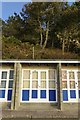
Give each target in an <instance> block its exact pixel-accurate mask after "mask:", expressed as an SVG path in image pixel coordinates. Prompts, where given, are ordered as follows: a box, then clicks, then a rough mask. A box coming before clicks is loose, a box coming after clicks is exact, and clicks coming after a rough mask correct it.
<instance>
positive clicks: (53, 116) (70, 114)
mask: <svg viewBox="0 0 80 120" xmlns="http://www.w3.org/2000/svg"><path fill="white" fill-rule="evenodd" d="M43 108H44V109H43ZM2 118H3V119H2V120H31V119H32V120H39V119H41V120H45V119H46V120H78V118H79V108H78V106H75V105H74V104H72V105H65V107H64V109H63V110H62V111H61V110H59V109H57V107H54V106H48V105H44V107H43V105H40V104H37V105H36V104H35V105H33V104H30V105H29V104H28V105H27V106H26V105H24V106H20V107H19V108H18V110H12V111H11V110H2Z"/></svg>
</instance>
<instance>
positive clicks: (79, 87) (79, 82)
mask: <svg viewBox="0 0 80 120" xmlns="http://www.w3.org/2000/svg"><path fill="white" fill-rule="evenodd" d="M78 89H80V81H78Z"/></svg>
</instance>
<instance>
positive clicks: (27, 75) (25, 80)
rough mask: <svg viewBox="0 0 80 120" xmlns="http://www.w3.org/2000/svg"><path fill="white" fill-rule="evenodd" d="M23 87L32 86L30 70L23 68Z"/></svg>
mask: <svg viewBox="0 0 80 120" xmlns="http://www.w3.org/2000/svg"><path fill="white" fill-rule="evenodd" d="M23 88H25V89H28V88H30V70H23Z"/></svg>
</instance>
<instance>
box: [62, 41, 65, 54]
mask: <svg viewBox="0 0 80 120" xmlns="http://www.w3.org/2000/svg"><path fill="white" fill-rule="evenodd" d="M64 48H65V44H64V40H63V41H62V54H63V55H64Z"/></svg>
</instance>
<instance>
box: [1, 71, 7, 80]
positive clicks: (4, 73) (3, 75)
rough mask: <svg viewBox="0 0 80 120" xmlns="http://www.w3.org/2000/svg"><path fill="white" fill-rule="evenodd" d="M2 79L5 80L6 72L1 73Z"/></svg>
mask: <svg viewBox="0 0 80 120" xmlns="http://www.w3.org/2000/svg"><path fill="white" fill-rule="evenodd" d="M1 78H2V79H7V72H6V71H2V77H1Z"/></svg>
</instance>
